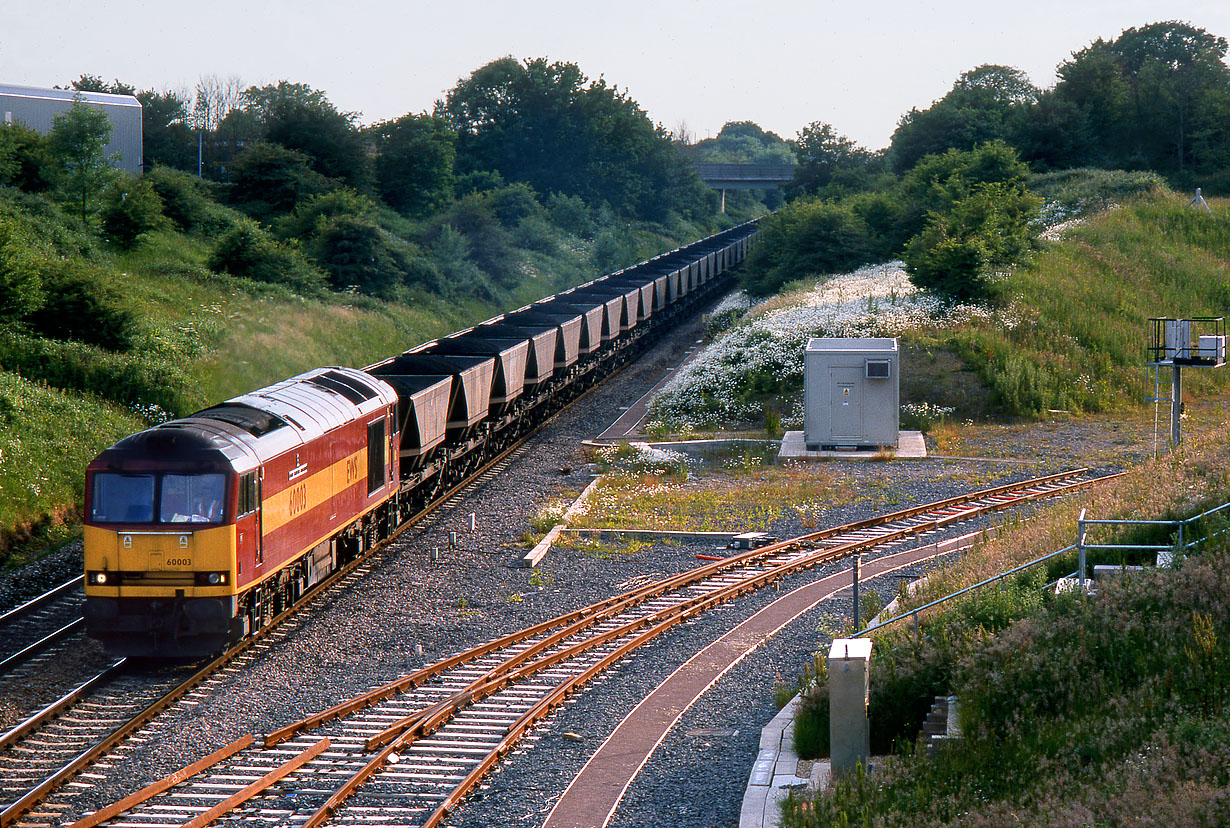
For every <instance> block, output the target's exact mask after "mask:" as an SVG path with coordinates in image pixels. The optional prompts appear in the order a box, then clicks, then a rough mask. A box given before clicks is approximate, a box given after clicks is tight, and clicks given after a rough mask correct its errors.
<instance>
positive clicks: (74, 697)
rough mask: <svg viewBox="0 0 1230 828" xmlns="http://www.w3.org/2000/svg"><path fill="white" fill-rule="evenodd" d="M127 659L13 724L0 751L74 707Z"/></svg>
mask: <svg viewBox="0 0 1230 828" xmlns="http://www.w3.org/2000/svg"><path fill="white" fill-rule="evenodd" d="M127 661H128V659H126V658H121V659H120V660H119V661H117V662H115V663H114V664H112V665H111V666H110V667H108V668H106V669H105V670H103V671H102V672H101V673H99V674H98V675H96V676H94V677H93V678H91V679H88V680H87V681H85V682H83V683H82V684H80V685H78V686H77V687H75V688H74V689H72V690H70V691H68V692H67V693H65V694H64V695H63V696H61V697H60V698H58V699H56V700H55V701H53V702H52V703H51V704H49V705H47V706H46V707H44V708H43V709H42V710H40V711H38V712H37V713H35V714H34V715H33V716H30V717H29V718H27V719H26V720H25V721H24V722H21V723H19V724H17V725H15V726H13V727H12V728H11V729H10V730H9V731H8V732H7V733H5V734H4V735H3V736H0V751H5V750H8V749H9V748H10V747H12V746H13V745H15V744H17V743H18V742H19V741H21V740H22V739H24V738H25V737H26V736H28V735H29V734H31V733H33V732H34V731H36V730H38V729H39V728H40V727H42V726H43V725H45V724H46V723H47V722H49V721H51V720H52V719H54V718H55V717H56V716H58V715H60V714H61V713H63V712H64V711H65V710H67V709H68V708H69V707H72V706H73V705H74V704H76V703H77V702H78V701H80V700H81V699H82V698H84V697H85V696H86V695H88V694H89V693H90V692H92V691H93V690H94V689H95V688H97V687H98V686H99V685H102V684H106V683H107V682H108V681H110V680H111V679H112V678H113V677H115V676H116V675H117V674H118V673H119V672H120V671H121V670H122V669H123V667H124V664H125V663H126V662H127Z"/></svg>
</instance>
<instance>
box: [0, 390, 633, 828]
mask: <svg viewBox="0 0 1230 828" xmlns="http://www.w3.org/2000/svg"><path fill="white" fill-rule="evenodd" d="M616 373H618V372H616ZM596 387H597V386H593V387H590V388H587V389H585V390H584V391H583V392H582V393H580V394H578V395H577V396H576V398H575V399H573V400H570V401H569V404H570V405H571V404H572V403H575V402H577V401H578V400H580V399H583V398H584V397H586V396H587V395H588V394H589V393H590V392H591V391H592V390H594V388H596ZM567 407H568V406H564V408H562V409H561V410H560V411H558V412H555V413H554V414H553V415H552V416H551V417H548V418H547V419H545V420H544V421H543V422H542V423H540V424H538V426H536V427H535V428H534V429H532V430H531V431H530V432H528V433H527V434H526V435H524V436H523V437H522V439H521V440H519V441H518V442H517V443H515V444H513V445H512V446H510V447H509V448H507V449H505V450H504V451H502V452H500V453H498V454H497V455H496V456H495V457H493V458H492V459H491V460H489V461H488V462H487V463H485V464H484V465H483V466H481V467H480V468H478V469H477V470H475V471H474V473H473V474H472V475H471V476H469V477H468V478H466V479H465V480H463V481H461V482H459V483H458V484H457V485H455V486H454V487H452V488H451V489H449V490H447V491H445V492H444V493H443V494H441V496H440V497H439V498H438V499H437V500H436V501H435V502H434V503H432V504H430V505H429V506H428V507H427V508H425V509H424V510H423V511H421V512H420V513H418V514H417V515H415V516H414V517H412V518H411V519H410V520H408V521H406V522H405V523H404V524H402V525H401V526H400V527H398V530H397V532H395V533H394V534H393V535H392V536H391V537H389V538H388V539H386V540H385V541H384V542H382V543H380V544H379V545H377V546H374V547H372V548H371V549H369V550H367V551H365V552H364V553H362V554H361V555H360V556H359V557H357V558H356V559H355V560H353V561H351V562H350V563H349V564H348V565H347V566H346V567H344V568H343V569H342V570H339V572H337V573H336V574H335V575H334V576H333V577H331V578H329V579H328V580H326V581H324V582H322V583H321V584H318V585H317V586H316V587H315V588H314V589H312V590H310V591H309V592H308V593H307V594H306V595H305V596H304V598H303V600H301V601H300V602H298V603H297V604H295V605H294V606H293V607H291V608H290V609H288V610H287V611H285V612H284V613H282V614H281V615H280V616H278V618H276V619H274V621H273V623H272V624H271V625H270V626H268V627H266V628H265V629H264V630H262V631H261V632H259V633H258V634H256V635H255V636H253V637H250V638H248V639H245V640H244V641H242V642H240V643H239V644H238V645H237V646H235V647H233V648H232V649H230V650H228V651H227V652H226V653H224V654H222V655H221V656H219V657H218V658H216V659H215V660H214V661H212V662H210V663H209V664H207V665H205V666H204V667H202V668H200V669H199V670H196V671H195V672H194V671H189V672H190V673H191V675H190V676H189V677H188V678H187V679H182V677H181V679H180V680H178V681H170V682H165V681H164V682H158V681H156V680H150V679H149V678H148V676H147V677H146V681H144V682H142V681H141V680H140V679H138V678H134V677H128V678H133V680H132V681H123V682H121V681H119V680H120V679H121V678H122V677H125V672H126V670H128V669H130V668H129V667H128V666H126V664H125V662H124V660H120V661H119V662H115V663H113V664H112V665H111V666H110V667H108V668H106V669H104V670H103V671H102V672H100V673H98V674H96V675H94V676H92V677H91V678H88V679H85V680H83V681H81V682H80V683H79V684H76V683H74V686H73V687H72V688H71V689H67V690H66V692H64V693H63V695H60V696H58V697H57V698H56V700H55V701H54V702H52V703H51V704H48V705H47V706H45V707H43V708H41V709H39V710H38V711H37V712H36V713H34V714H33V715H31V716H29V717H28V718H26V719H25V720H23V721H22V722H20V723H19V724H17V725H16V726H15V727H13V728H11V729H10V730H9V731H8V732H7V733H4V734H0V828H8V826H11V825H19V824H20V825H25V824H29V825H56V826H58V825H60V824H61V820H60V819H59V818H58V815H57V812H56V811H55V810H51V811H43V812H39V813H35V814H33V815H31V816H30V817H28V818H26V819H23V816H24V815H26V814H28V813H30V812H31V810H32V809H34V808H36V807H38V806H40V805H41V804H43V803H44V802H45V800H46V798H47V796H48V794H49V793H50V792H52V791H55V790H57V789H58V788H59V787H60V786H62V785H63V784H65V783H66V782H68V781H69V780H71V779H72V778H73V777H74V776H76V775H77V774H79V773H80V772H81V771H82V769H83V768H85V767H87V766H89V765H90V764H91V763H93V762H96V761H98V760H99V759H100V758H101V757H103V756H105V755H107V753H108V751H111V750H112V749H113V748H115V746H116V745H119V744H121V743H122V742H123V741H124V740H125V739H126V738H128V737H129V736H131V735H133V734H134V733H137V732H138V731H139V730H141V729H142V728H143V727H145V726H146V725H147V724H148V723H149V722H150V721H151V720H153V719H154V718H155V717H156V716H157V715H158V714H159V713H161V712H162V711H163V710H166V709H167V708H168V707H170V706H171V705H173V704H175V703H176V702H177V701H179V700H180V699H182V698H183V697H184V696H186V695H188V694H189V693H191V692H194V691H197V690H198V688H199V689H200V691H201V692H208V691H209V689H210V683H211V681H212V680H221V678H222V677H223V676H225V675H226V674H229V673H233V672H235V671H236V670H241V669H243V666H244V665H245V664H246V663H248V662H249V661H251V660H252V659H254V658H255V657H256V656H257V655H259V654H260V652H261V651H262V650H263V649H265V648H266V647H267V646H269V644H270V643H271V642H274V641H278V640H281V639H282V638H284V637H285V636H286V635H288V634H289V633H290V632H293V629H294V627H295V626H296V624H295V622H294V621H292V619H295V618H304V617H307V616H308V615H310V611H311V610H312V609H313V608H315V607H317V606H318V605H319V604H320V603H322V602H324V601H327V600H329V598H330V596H333V595H335V594H337V593H338V592H339V591H341V590H344V589H347V588H349V587H350V586H352V585H354V584H355V583H356V582H357V581H358V580H360V579H361V578H363V577H365V576H366V575H367V573H368V572H370V570H371V569H372V567H373V566H376V565H378V562H379V560H380V558H381V557H382V556H383V555H384V554H385V553H386V552H387V551H388V549H389V543H390V542H391V541H393V540H394V539H396V538H399V537H401V536H402V535H403V534H404V533H405V532H406V531H407V530H409V529H411V528H413V527H416V526H419V525H422V524H425V523H427V522H428V521H437V522H438V521H439V520H441V519H444V518H446V517H448V516H449V515H450V514H451V513H452V512H453V511H454V510H455V508H456V505H457V504H458V503H459V502H460V501H461V498H462V495H463V493H464V492H465V491H467V490H469V489H471V488H472V487H474V486H477V485H481V484H482V483H483V482H485V481H489V480H491V479H493V478H494V477H496V476H497V475H499V474H500V473H501V472H502V471H503V470H504V469H506V468H507V467H508V466H509V464H511V463H512V462H514V461H515V460H516V458H517V457H519V456H520V455H521V454H523V453H524V451H525V450H526V441H527V440H528V439H529V437H531V436H532V435H533V434H535V433H536V432H537V431H538V429H539V428H541V426H542V425H545V424H546V423H548V422H550V421H552V420H553V419H554V418H555V417H556V416H558V415H559V414H560V413H562V411H563V410H566V409H567ZM80 588H81V579H80V578H76V579H74V580H72V581H69V582H66V583H65V584H62V585H61V586H59V587H56V588H55V589H54V590H51V591H49V592H48V593H46V594H45V595H43V596H40V597H39V598H36V599H34V600H32V601H30V602H27V604H23V605H22V606H20V607H17V608H16V609H14V610H12V611H10V612H9V613H7V614H6V615H5V616H0V621H3V620H5V619H8V618H10V617H11V618H12V619H13V620H14V622H21V621H27V619H29V620H32V621H33V623H35V624H40V623H41V624H43V625H44V626H45V625H46V624H47V621H46V619H47V618H48V617H50V616H51V613H49V612H48V611H47V610H46V608H47V607H48V606H51V605H52V603H53V602H60V603H65V605H66V606H69V607H70V608H69V609H66V610H63V612H64V614H66V615H69V616H72V615H73V614H74V612H75V617H71V618H70V620H69V621H68V622H67V623H66V625H65V626H66V627H67V628H68V629H67V631H58V632H55V633H52V634H45V635H43V636H41V637H38V636H29V637H31V638H37V639H38V640H37V642H35V643H32V644H31V645H28V646H27V647H25V648H24V649H25V650H27V652H26V653H25V654H24V655H22V656H21V657H19V658H14V659H13V663H14V665H17V671H20V670H22V669H24V668H32V669H33V668H36V667H37V665H38V663H50V661H51V660H52V659H54V658H56V657H59V656H63V655H64V653H65V652H66V648H68V647H70V646H71V645H72V642H73V641H77V642H81V641H82V640H83V638H82V635H83V633H84V622H83V619H82V618H81V614H80V608H81V606H82V604H83V600H84V597H83V595H82V594H81V592H80ZM40 610H41V611H40ZM2 630H3V628H0V631H2ZM23 661H24V662H25V663H24V664H21V663H20V662H23ZM139 672H140V671H139ZM4 678H5V677H4V676H0V682H3V680H4ZM13 678H14V680H17V681H20V680H22V676H21V674H20V672H15V673H14V674H13ZM0 686H2V684H0ZM126 699H128V701H126ZM95 700H96V701H95ZM61 720H62V721H63V723H64V724H63V726H61V725H60V724H57V723H59V722H61Z"/></svg>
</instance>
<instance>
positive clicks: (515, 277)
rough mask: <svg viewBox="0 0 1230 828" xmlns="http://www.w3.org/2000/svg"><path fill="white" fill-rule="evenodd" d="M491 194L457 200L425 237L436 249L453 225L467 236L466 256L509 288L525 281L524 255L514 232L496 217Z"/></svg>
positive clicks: (488, 275) (455, 229)
mask: <svg viewBox="0 0 1230 828" xmlns="http://www.w3.org/2000/svg"><path fill="white" fill-rule="evenodd" d="M490 196H491V193H481V194H479V193H475V194H472V195H468V196H465V197H464V198H460V199H458V200H457V201H455V202H453V204H451V205H450V206H449V208H448V209H447V210H445V211H444V212H442V213H439V214H437V215H436V216H434V217H433V218H432V220H431V222H430V223H429V226H428V228H427V231H426V233H425V234H424V238H426V239H427V240H428V241H429V243H431V244H432V246H433V248H434V247H435V246H436V244H437V243H438V241H439V239H440V238H441V236H442V235H444V228H445V227H451V228H452V230H453V231H455V232H457V233H459V234H461V236H462V237H463V238H464V239H465V243H466V244H465V246H466V255H465V258H466V259H468V260H469V261H470V262H471V263H472V264H474V265H475V266H477V267H478V269H479V270H481V271H482V272H483V274H485V276H486V278H487V280H489V281H490V282H494V283H495V284H496V285H498V286H500V287H503V288H508V287H512V286H514V285H516V284H518V283H519V282H520V281H521V278H522V274H521V269H520V267H519V266H518V265H519V263H520V261H521V254H520V252H519V251H518V250H517V247H516V245H515V244H514V243H513V237H512V234H510V233H509V232H508V230H506V229H505V228H504V225H503V224H501V223H500V220H499V219H498V218H497V217H496V214H495V211H494V209H493V208H492V201H491V198H490ZM446 246H447V245H446Z"/></svg>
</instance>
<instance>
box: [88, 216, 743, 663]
mask: <svg viewBox="0 0 1230 828" xmlns="http://www.w3.org/2000/svg"><path fill="white" fill-rule="evenodd" d="M757 232H758V231H757V228H756V224H755V222H749V223H747V224H743V225H740V226H738V227H734V228H732V229H730V230H727V231H725V232H723V233H719V234H717V235H715V236H711V237H709V238H707V239H703V240H701V241H699V242H696V243H694V244H691V245H688V246H686V247H682V248H679V249H678V250H674V251H671V252H670V253H665V254H663V255H661V256H657V257H655V258H653V259H650V260H648V261H646V262H641V263H640V264H638V265H635V266H633V267H630V268H627V269H625V270H622V271H619V272H618V273H614V274H611V275H609V276H604V277H602V278H600V279H597V280H595V281H593V282H590V283H588V284H585V285H581V286H579V287H576V288H571V289H569V290H567V291H564V292H562V293H559V294H556V295H555V296H551V297H548V298H546V299H543V300H540V301H538V302H535V303H533V304H531V305H527V306H525V307H522V308H519V309H517V310H515V311H511V312H509V313H506V314H503V315H502V316H499V317H496V318H494V319H490V320H487V321H486V322H484V323H482V324H480V325H477V326H475V327H473V328H470V329H467V330H465V331H460V332H458V333H455V334H451V335H449V336H447V337H444V338H442V339H439V340H435V341H432V342H428V343H425V344H423V345H420V346H417V347H415V348H412V349H410V350H408V351H406V352H405V353H403V354H400V355H398V356H394V357H390V358H389V359H386V360H383V361H382V362H378V363H376V364H374V365H369V366H367V367H366V368H364V369H362V370H358V369H352V368H337V367H331V368H317V369H314V370H311V371H308V372H306V373H303V374H300V375H299V376H296V377H292V378H291V379H288V380H284V381H282V382H279V383H276V384H274V385H271V386H269V387H267V388H262V389H260V390H258V391H254V392H252V393H250V394H245V395H243V396H240V397H236V398H234V399H231V400H228V401H226V402H224V403H222V404H220V405H216V406H213V407H211V408H207V409H205V410H203V411H199V412H197V413H196V414H193V415H192V416H190V417H186V418H183V419H179V420H173V421H171V422H167V423H163V424H161V425H159V426H155V427H153V428H150V429H147V430H145V431H142V432H140V433H138V434H134V435H132V436H130V437H127V438H125V439H123V440H121V441H120V442H118V443H116V444H115V445H114V446H112V447H111V448H109V449H107V450H106V451H104V452H103V453H102V454H100V455H99V456H98V457H97V458H96V459H95V460H94V461H93V462H92V463H90V465H89V467H88V468H87V470H86V493H85V532H84V536H85V537H84V542H85V594H86V603H85V610H84V615H85V621H86V629H87V632H88V634H89V635H91V636H92V637H94V638H96V639H98V640H100V641H101V642H102V643H103V644H104V645H105V646H106V647H107V648H108V649H110V650H112V651H114V652H116V653H120V654H124V655H132V656H159V657H162V656H169V657H189V658H195V657H201V656H206V655H210V654H212V653H215V652H218V651H220V650H222V649H223V648H225V647H227V646H228V645H230V644H232V643H234V642H236V641H238V640H240V639H241V638H243V637H244V636H246V635H248V634H250V633H251V632H253V631H254V630H257V629H260V628H261V627H264V626H266V625H267V624H269V622H270V621H271V620H272V619H273V618H274V617H275V616H276V615H277V614H278V613H279V612H281V611H282V610H283V609H286V608H288V607H289V606H291V605H292V604H293V603H294V602H295V601H296V600H298V598H299V596H300V595H302V594H303V593H304V592H305V591H306V590H308V589H309V588H311V587H312V586H313V585H315V584H317V583H319V582H320V581H322V580H323V579H325V578H326V577H327V576H328V575H330V574H331V573H333V572H334V571H336V569H337V568H338V567H339V566H341V565H343V564H344V563H345V562H347V561H348V560H351V559H353V558H354V557H356V556H357V555H359V554H360V553H362V552H363V551H364V550H366V549H368V548H370V547H371V546H373V545H374V544H377V543H379V542H381V541H382V540H384V539H386V538H388V537H391V536H392V535H393V534H395V533H396V532H397V531H398V530H399V529H400V527H402V526H403V525H404V524H405V523H406V521H408V520H410V519H411V518H412V517H413V516H414V515H416V514H418V513H419V512H421V511H422V510H423V509H424V508H426V506H427V505H428V504H429V503H431V502H432V501H433V500H435V499H436V498H438V497H439V496H440V495H441V494H442V493H444V492H445V491H447V490H448V489H450V488H451V487H452V486H454V485H456V484H457V483H459V482H461V481H462V480H464V479H465V478H466V477H467V476H469V475H470V474H472V473H473V472H474V471H476V470H477V469H479V468H481V467H482V466H483V465H484V464H485V463H486V462H488V461H489V460H490V459H491V458H493V457H495V456H497V455H498V454H499V453H500V452H502V451H504V450H505V449H506V448H508V447H510V446H511V445H513V444H515V442H516V441H517V440H519V439H521V438H522V437H523V436H524V435H525V434H526V433H528V432H529V431H531V430H532V429H533V428H534V427H535V426H537V425H538V424H540V423H542V422H543V421H544V420H545V419H546V418H547V417H549V416H550V415H551V414H552V413H554V412H555V411H557V410H558V409H559V408H561V407H562V406H563V405H566V404H567V403H568V402H569V401H571V400H572V399H574V398H575V397H576V396H578V395H579V394H580V393H582V392H584V391H585V390H586V389H588V388H590V387H592V386H593V385H594V384H595V383H597V382H599V381H600V380H601V379H603V378H604V377H606V376H607V375H609V374H610V373H611V371H613V370H614V369H615V368H616V367H618V366H619V365H621V364H623V363H624V362H625V361H626V360H628V359H630V358H631V356H632V355H633V354H634V353H636V351H637V350H639V349H640V348H643V347H645V345H646V344H647V343H648V342H649V340H650V339H651V338H652V336H653V334H654V333H655V332H656V331H662V330H666V329H669V327H670V326H671V325H673V324H674V322H675V321H676V320H678V319H679V318H681V316H682V315H684V314H687V313H690V312H692V311H693V310H694V308H695V307H696V306H697V305H698V304H699V303H701V302H704V301H706V300H707V299H709V298H711V297H713V296H714V295H715V293H716V291H717V290H719V289H720V287H721V284H722V283H723V280H722V279H721V278H720V277H722V276H723V274H725V273H726V271H727V270H729V269H730V268H731V267H733V266H734V265H736V264H738V263H739V262H741V261H742V260H743V259H744V258H745V257H746V256H747V253H748V251H749V250H750V248H751V246H752V244H753V242H754V241H755V238H756V234H757Z"/></svg>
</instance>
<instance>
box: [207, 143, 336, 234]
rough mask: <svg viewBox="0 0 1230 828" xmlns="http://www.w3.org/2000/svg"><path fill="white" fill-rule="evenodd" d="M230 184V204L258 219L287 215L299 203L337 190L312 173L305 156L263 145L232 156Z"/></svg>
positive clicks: (259, 144) (273, 145) (275, 145)
mask: <svg viewBox="0 0 1230 828" xmlns="http://www.w3.org/2000/svg"><path fill="white" fill-rule="evenodd" d="M231 181H232V186H231V192H230V197H231V201H232V202H234V203H235V204H237V205H239V206H240V207H242V208H243V209H244V210H245V211H246V212H248V213H249V214H250V215H253V216H255V217H257V218H261V219H267V218H270V217H271V216H273V215H274V214H279V213H289V212H290V211H291V210H293V209H295V205H296V204H298V203H299V202H300V201H302V200H304V199H307V198H310V197H311V196H314V195H319V194H320V193H325V192H328V191H330V190H333V189H336V188H337V186H338V182H336V181H332V180H330V179H328V178H325V177H324V176H323V175H321V174H320V173H318V172H316V171H315V170H313V169H312V159H311V157H310V156H308V155H307V154H306V153H302V152H296V151H295V150H291V149H287V148H286V147H282V146H279V145H277V144H269V143H264V142H260V143H256V144H252V145H251V146H248V147H245V148H244V150H243V152H241V153H239V155H237V156H235V160H234V161H233V162H232V164H231Z"/></svg>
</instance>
